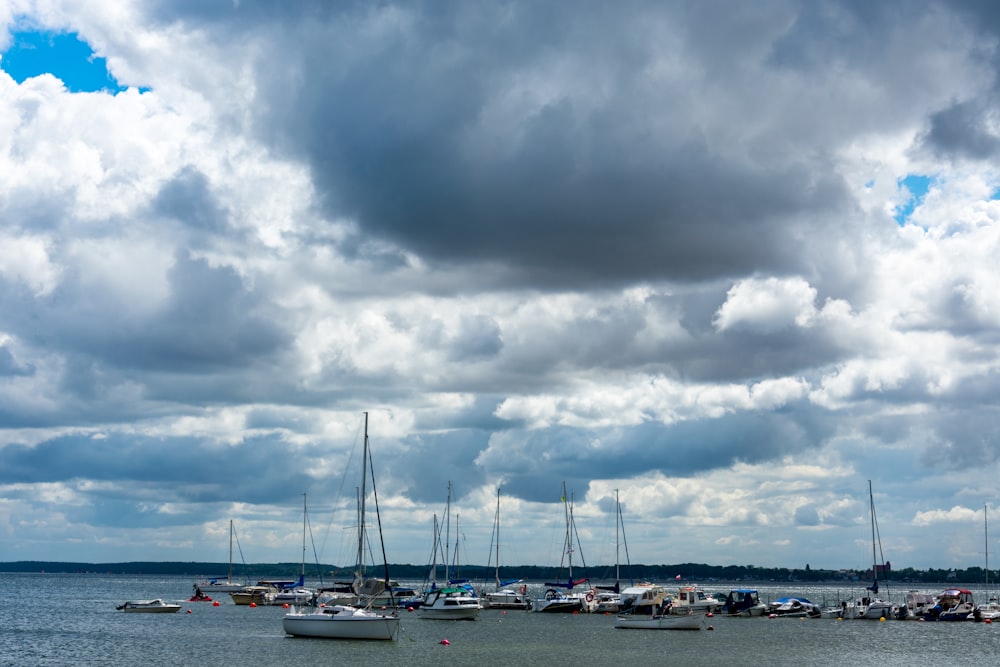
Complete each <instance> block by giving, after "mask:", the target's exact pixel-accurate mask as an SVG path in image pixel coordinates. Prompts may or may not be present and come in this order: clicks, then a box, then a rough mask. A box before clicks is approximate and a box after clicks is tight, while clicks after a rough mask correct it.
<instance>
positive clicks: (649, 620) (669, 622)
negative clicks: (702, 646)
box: [615, 614, 705, 630]
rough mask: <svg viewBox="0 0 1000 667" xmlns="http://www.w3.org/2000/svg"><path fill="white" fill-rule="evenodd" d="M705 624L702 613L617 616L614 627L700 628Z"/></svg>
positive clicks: (649, 628) (628, 628)
mask: <svg viewBox="0 0 1000 667" xmlns="http://www.w3.org/2000/svg"><path fill="white" fill-rule="evenodd" d="M704 625H705V615H704V614H688V615H686V616H677V615H675V614H668V615H666V616H633V615H626V616H619V617H618V618H617V619H616V620H615V627H616V628H622V629H626V630H701V629H702V628H703V627H704Z"/></svg>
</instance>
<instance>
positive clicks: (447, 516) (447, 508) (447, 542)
mask: <svg viewBox="0 0 1000 667" xmlns="http://www.w3.org/2000/svg"><path fill="white" fill-rule="evenodd" d="M450 549H451V481H450V480H449V481H448V501H447V502H446V503H445V504H444V583H445V585H447V584H448V582H449V581H450V580H451V573H450V572H449V570H448V565H449V564H450V563H451V551H450Z"/></svg>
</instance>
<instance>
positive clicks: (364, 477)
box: [357, 412, 368, 578]
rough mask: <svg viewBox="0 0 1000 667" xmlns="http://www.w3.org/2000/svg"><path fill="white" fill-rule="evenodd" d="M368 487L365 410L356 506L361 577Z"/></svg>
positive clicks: (366, 414)
mask: <svg viewBox="0 0 1000 667" xmlns="http://www.w3.org/2000/svg"><path fill="white" fill-rule="evenodd" d="M367 488H368V413H367V412H365V440H364V447H363V448H362V455H361V491H360V492H359V496H360V503H359V504H358V507H359V508H360V509H359V510H358V561H357V562H358V565H357V568H358V569H357V576H358V578H360V577H361V564H362V563H364V562H365V489H367Z"/></svg>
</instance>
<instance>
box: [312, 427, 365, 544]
mask: <svg viewBox="0 0 1000 667" xmlns="http://www.w3.org/2000/svg"><path fill="white" fill-rule="evenodd" d="M361 428H362V427H361V426H358V430H357V431H355V433H354V445H353V446H352V447H351V448H350V449H349V450H348V452H347V463H346V464H345V465H344V467H343V469H342V470H341V473H340V484H339V485H338V486H337V493H336V494H335V495H334V498H333V507H332V508H331V510H330V518H329V520H328V521H327V523H326V530H325V531H324V532H323V539H322V540H321V541H320V553H325V552H326V544H327V542H328V541H329V539H330V533H331V531H332V530H333V520H334V517H336V516H337V513H338V508H340V509H342V505H341V503H342V500H343V497H344V485H345V484H346V483H347V476H348V473H349V472H351V471H352V470H353V469H352V467H351V466H352V463H353V462H354V452H356V451H357V449H358V441H359V440H360V438H361Z"/></svg>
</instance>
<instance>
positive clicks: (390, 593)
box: [366, 431, 395, 606]
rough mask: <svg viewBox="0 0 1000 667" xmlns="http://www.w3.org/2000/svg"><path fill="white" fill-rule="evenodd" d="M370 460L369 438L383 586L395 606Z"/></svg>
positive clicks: (373, 478) (370, 452)
mask: <svg viewBox="0 0 1000 667" xmlns="http://www.w3.org/2000/svg"><path fill="white" fill-rule="evenodd" d="M366 433H367V431H366ZM371 460H372V450H371V440H369V443H368V461H369V466H370V468H371V474H372V497H373V498H374V500H375V519H376V520H377V522H378V539H379V543H380V544H381V545H382V568H383V570H384V572H385V586H386V588H388V589H389V604H390V605H393V606H395V602H394V601H393V594H392V587H391V586H390V585H389V561H388V560H387V559H386V555H385V538H384V537H383V536H382V515H381V513H379V511H378V491H377V490H376V486H375V466H374V465H371Z"/></svg>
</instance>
